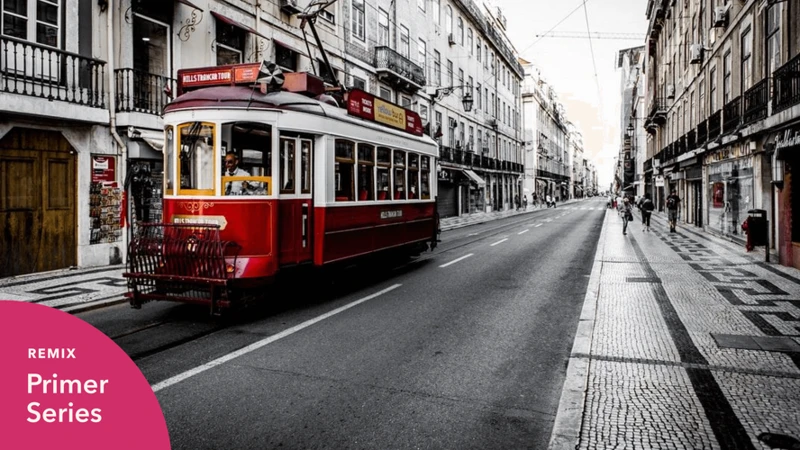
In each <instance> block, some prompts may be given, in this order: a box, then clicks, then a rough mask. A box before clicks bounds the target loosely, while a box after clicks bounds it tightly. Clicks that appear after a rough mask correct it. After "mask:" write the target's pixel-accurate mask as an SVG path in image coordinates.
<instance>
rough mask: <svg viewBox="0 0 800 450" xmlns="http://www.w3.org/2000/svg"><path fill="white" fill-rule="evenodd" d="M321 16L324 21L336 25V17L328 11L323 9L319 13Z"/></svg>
mask: <svg viewBox="0 0 800 450" xmlns="http://www.w3.org/2000/svg"><path fill="white" fill-rule="evenodd" d="M319 16H320V17H321V18H322V20H324V21H326V22H328V23H329V24H331V25H336V16H335V15H334V14H333V13H332V12H330V11H328V10H327V9H321V10H320V11H319Z"/></svg>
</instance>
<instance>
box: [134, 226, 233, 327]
mask: <svg viewBox="0 0 800 450" xmlns="http://www.w3.org/2000/svg"><path fill="white" fill-rule="evenodd" d="M240 249H241V247H239V246H238V245H237V244H236V243H235V242H231V241H222V240H220V238H219V225H199V224H173V223H158V224H142V225H140V226H139V230H138V232H137V234H136V236H135V237H134V238H133V239H132V240H131V243H130V245H129V246H128V271H127V272H125V273H123V274H122V275H123V277H125V278H127V279H128V292H127V293H126V294H125V296H126V297H127V298H128V300H129V301H130V304H131V307H133V308H136V309H139V308H141V306H142V305H143V304H144V303H147V302H150V301H153V300H169V301H177V302H184V303H195V304H202V305H207V306H209V307H210V309H211V313H212V314H214V315H216V314H219V313H220V311H221V310H223V309H226V308H228V307H230V306H231V301H232V300H233V299H232V298H231V295H230V289H229V287H230V283H231V281H233V280H234V267H235V265H236V257H237V255H238V252H239V250H240ZM229 261H230V262H229Z"/></svg>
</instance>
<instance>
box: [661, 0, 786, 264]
mask: <svg viewBox="0 0 800 450" xmlns="http://www.w3.org/2000/svg"><path fill="white" fill-rule="evenodd" d="M647 18H648V19H649V21H650V24H649V29H648V42H647V46H646V47H647V63H646V65H647V81H646V92H647V94H646V96H647V107H646V113H645V116H646V117H645V128H646V130H647V132H648V137H647V139H648V146H647V157H648V160H647V161H646V162H645V171H647V170H648V169H650V168H652V174H653V175H652V178H650V179H646V180H647V181H648V183H649V184H648V189H652V190H653V191H655V192H658V193H659V194H660V195H663V194H664V193H668V192H669V191H671V190H676V191H677V192H678V195H679V196H680V197H681V198H682V208H681V211H680V219H681V220H682V221H684V222H685V223H687V224H692V225H694V226H696V227H701V228H703V229H704V230H705V231H707V232H710V233H713V234H716V235H719V236H722V237H726V238H728V239H730V240H732V241H734V242H738V243H741V244H743V245H744V244H745V242H746V236H745V235H744V234H743V230H742V223H743V222H744V221H745V219H746V218H747V217H748V216H749V215H750V213H749V211H754V214H758V215H765V216H766V219H768V220H769V224H770V226H769V232H768V235H769V236H768V238H769V239H768V241H769V245H770V247H772V248H773V249H774V250H775V251H777V253H778V255H779V258H780V262H781V263H782V264H785V265H793V266H795V267H800V251H797V250H796V249H800V232H799V231H797V230H800V228H797V230H796V229H795V228H796V227H797V225H795V224H796V223H800V221H794V220H793V217H794V212H793V211H794V203H793V200H792V197H793V196H792V192H793V191H794V188H797V187H798V186H796V185H795V183H796V182H795V181H793V178H792V171H793V169H794V168H796V167H798V162H797V161H796V160H795V154H797V151H798V147H799V146H800V140H797V139H795V133H797V132H798V131H800V129H796V128H797V126H796V122H797V118H798V116H799V115H800V88H798V83H797V81H796V76H795V74H796V73H797V67H798V65H800V38H799V36H798V33H796V30H797V29H798V26H800V5H797V3H796V2H791V1H789V2H787V1H783V2H781V1H774V0H759V1H756V0H749V1H742V0H736V1H732V2H730V1H729V2H727V3H725V2H722V1H717V0H700V1H696V2H672V1H669V0H663V1H662V0H650V1H649V2H648V5H647ZM755 210H757V211H755Z"/></svg>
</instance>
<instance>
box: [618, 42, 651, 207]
mask: <svg viewBox="0 0 800 450" xmlns="http://www.w3.org/2000/svg"><path fill="white" fill-rule="evenodd" d="M617 69H619V70H620V83H621V85H620V92H621V93H622V102H621V107H620V127H619V129H620V143H621V146H620V152H619V156H618V164H617V172H616V174H615V177H614V179H615V181H616V183H617V186H618V189H617V191H618V192H621V193H624V194H625V195H629V196H633V197H640V196H642V195H644V193H645V184H644V177H643V166H644V160H645V159H646V158H645V153H646V146H645V142H646V138H645V132H644V127H643V126H642V124H643V122H642V117H641V115H642V114H643V109H644V107H643V106H642V105H643V103H644V71H643V69H644V47H643V46H641V47H634V48H629V49H625V50H620V51H619V52H618V54H617Z"/></svg>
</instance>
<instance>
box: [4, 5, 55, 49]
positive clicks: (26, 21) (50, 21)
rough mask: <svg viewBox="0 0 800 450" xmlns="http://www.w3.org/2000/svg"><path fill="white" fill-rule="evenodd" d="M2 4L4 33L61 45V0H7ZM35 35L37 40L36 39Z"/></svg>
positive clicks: (50, 44) (49, 44)
mask: <svg viewBox="0 0 800 450" xmlns="http://www.w3.org/2000/svg"><path fill="white" fill-rule="evenodd" d="M4 3H5V4H4V5H2V11H0V13H2V16H3V18H2V23H0V27H2V33H1V34H3V35H6V36H10V37H15V38H18V39H23V40H26V41H32V42H36V43H39V44H42V45H47V46H48V47H56V48H60V47H61V14H62V11H61V1H60V0H6V1H5V2H4ZM34 37H35V40H34Z"/></svg>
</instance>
